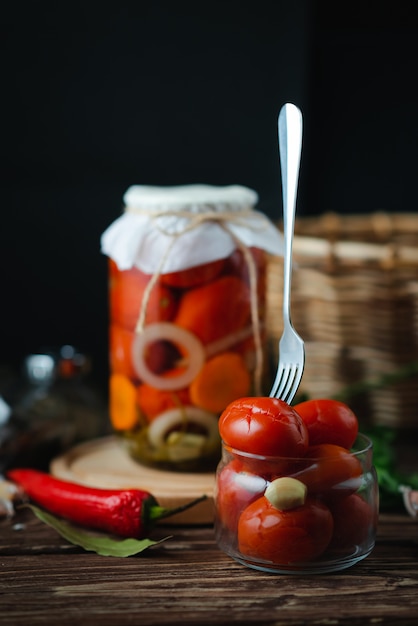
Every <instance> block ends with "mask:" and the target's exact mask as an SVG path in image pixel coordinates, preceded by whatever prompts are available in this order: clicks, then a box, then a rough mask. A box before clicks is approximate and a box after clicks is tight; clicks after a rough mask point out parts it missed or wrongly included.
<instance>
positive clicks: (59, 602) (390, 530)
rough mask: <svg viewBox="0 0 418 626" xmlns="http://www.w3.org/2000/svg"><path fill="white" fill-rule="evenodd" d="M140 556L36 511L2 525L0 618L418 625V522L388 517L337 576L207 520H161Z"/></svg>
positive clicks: (19, 623)
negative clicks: (60, 528)
mask: <svg viewBox="0 0 418 626" xmlns="http://www.w3.org/2000/svg"><path fill="white" fill-rule="evenodd" d="M167 534H170V535H172V538H171V539H169V540H168V541H166V542H164V543H163V544H161V545H160V546H158V547H154V548H152V549H150V550H148V551H146V552H144V553H142V555H138V556H135V557H129V558H126V559H118V558H112V557H101V556H98V555H96V554H92V553H86V552H84V551H82V550H81V549H79V548H77V547H75V546H72V545H71V544H68V543H67V542H65V541H64V540H63V539H61V538H60V537H59V536H58V535H57V534H56V532H55V531H54V530H52V529H51V528H48V527H47V526H45V525H44V524H42V523H41V522H40V521H39V520H37V519H36V518H35V517H34V516H33V515H32V513H31V512H30V511H29V510H26V511H21V512H19V513H18V515H17V517H15V518H14V519H13V520H12V521H9V520H2V521H1V522H0V624H5V625H6V624H7V625H8V626H26V625H28V626H29V625H30V626H37V625H42V626H43V625H49V624H54V625H59V626H66V625H67V624H72V625H74V624H76V625H77V626H84V625H86V626H90V625H93V624H95V625H96V624H100V625H101V626H119V625H120V626H124V625H125V624H127V625H131V624H132V625H147V624H149V625H152V624H158V625H162V626H163V625H164V624H203V625H205V624H207V625H208V624H243V625H245V624H248V625H251V624H257V625H258V626H264V625H266V626H267V625H270V626H273V625H274V626H281V625H296V624H300V625H302V624H304V625H305V624H307V625H309V624H312V625H318V624H324V625H329V624H350V625H352V624H362V625H363V624H394V625H395V624H396V625H399V624H416V623H417V621H418V522H417V521H416V520H414V519H412V518H411V517H408V516H407V515H406V514H402V515H398V516H388V515H382V516H381V519H380V524H379V533H378V540H377V545H376V547H375V550H374V551H373V553H372V554H371V555H370V556H369V557H368V558H367V559H365V560H364V561H362V562H361V563H359V564H357V565H356V566H354V567H352V568H350V569H348V570H345V571H343V572H339V573H337V574H324V575H317V576H300V577H299V576H281V575H271V574H264V573H262V572H257V571H253V570H250V569H247V568H245V567H243V566H241V565H239V564H237V563H235V562H234V561H232V560H231V559H230V558H229V557H227V556H226V555H224V554H223V553H222V552H220V551H219V550H218V548H217V546H216V544H215V541H214V535H213V529H212V527H211V526H210V525H209V526H191V527H186V526H179V527H173V526H170V527H162V526H161V527H158V528H157V529H156V530H155V531H154V535H153V536H154V538H159V537H163V536H166V535H167Z"/></svg>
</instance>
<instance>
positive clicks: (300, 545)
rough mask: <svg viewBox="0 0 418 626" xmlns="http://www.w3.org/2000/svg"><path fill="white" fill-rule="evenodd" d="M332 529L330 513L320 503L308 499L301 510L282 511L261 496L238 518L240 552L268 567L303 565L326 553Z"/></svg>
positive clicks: (299, 508)
mask: <svg viewBox="0 0 418 626" xmlns="http://www.w3.org/2000/svg"><path fill="white" fill-rule="evenodd" d="M332 529H333V520H332V515H331V512H330V510H329V508H328V507H327V506H325V504H322V503H321V502H317V501H314V500H309V499H308V500H307V501H306V503H305V504H304V505H302V506H299V507H297V508H295V509H288V510H287V511H280V510H279V509H276V507H274V506H273V505H272V504H271V503H270V502H269V501H268V500H267V498H266V497H265V496H262V497H261V498H258V500H256V501H255V502H253V503H252V504H250V505H249V506H248V507H247V508H246V509H244V511H243V512H242V514H241V516H240V518H239V523H238V549H239V551H240V552H241V554H242V555H243V556H245V557H248V558H252V559H256V560H257V561H263V562H265V563H266V564H267V563H273V564H276V565H288V564H291V563H302V562H306V561H310V560H312V559H315V558H317V557H318V556H319V555H320V554H322V552H324V551H325V549H326V548H327V546H328V544H329V542H330V540H331V536H332Z"/></svg>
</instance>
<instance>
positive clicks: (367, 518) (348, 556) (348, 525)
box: [215, 434, 378, 574]
mask: <svg viewBox="0 0 418 626" xmlns="http://www.w3.org/2000/svg"><path fill="white" fill-rule="evenodd" d="M215 502H216V519H215V533H216V540H217V543H218V545H219V547H220V548H221V549H222V550H223V551H224V552H226V553H227V554H228V555H229V556H231V557H233V558H234V559H235V560H236V561H238V562H240V563H242V564H243V565H247V566H248V567H251V568H254V569H259V570H262V571H266V572H273V573H279V574H280V573H283V574H309V573H325V572H333V571H338V570H341V569H345V568H347V567H350V566H351V565H354V564H355V563H357V562H358V561H360V560H361V559H364V558H365V557H367V556H368V555H369V554H370V552H371V551H372V549H373V547H374V544H375V536H376V527H377V517H378V487H377V479H376V473H375V470H374V468H373V464H372V444H371V441H370V440H369V439H368V438H367V437H366V436H364V435H362V434H360V435H358V437H357V440H356V442H355V445H354V446H353V448H352V449H351V450H350V451H347V452H341V451H340V452H339V454H338V455H336V456H332V454H330V455H328V454H327V452H326V450H324V449H322V450H321V449H316V451H315V450H312V451H311V452H309V454H307V456H304V457H301V458H292V457H264V456H260V455H252V454H250V453H246V452H241V451H239V450H235V449H233V448H230V447H229V446H225V445H224V447H223V455H222V460H221V462H220V464H219V466H218V469H217V474H216V496H215Z"/></svg>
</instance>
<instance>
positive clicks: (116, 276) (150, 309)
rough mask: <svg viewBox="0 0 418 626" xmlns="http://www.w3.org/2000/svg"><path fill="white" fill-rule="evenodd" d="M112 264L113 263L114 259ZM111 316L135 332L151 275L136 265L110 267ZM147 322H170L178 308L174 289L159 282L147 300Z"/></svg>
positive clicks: (114, 320)
mask: <svg viewBox="0 0 418 626" xmlns="http://www.w3.org/2000/svg"><path fill="white" fill-rule="evenodd" d="M112 263H113V262H112ZM110 268H111V269H110V288H109V296H110V317H111V320H112V321H113V322H114V323H116V324H119V325H120V326H123V327H124V328H126V329H127V330H130V331H134V330H135V326H136V324H137V322H138V318H139V315H140V312H141V306H142V301H143V297H144V292H145V289H146V286H147V285H148V282H149V280H150V278H151V277H150V276H149V275H148V274H144V273H143V272H141V271H140V270H139V269H137V268H133V269H130V270H125V271H119V270H118V269H117V266H116V264H115V263H113V265H112V264H111V266H110ZM146 306H147V309H146V316H145V322H146V323H147V324H151V323H153V322H164V321H170V320H172V319H173V317H174V316H175V314H176V311H177V299H176V296H175V294H174V292H173V290H171V289H169V288H168V287H166V286H164V285H162V284H161V282H157V284H156V285H154V287H153V288H152V290H151V292H150V294H149V300H148V302H147V303H146Z"/></svg>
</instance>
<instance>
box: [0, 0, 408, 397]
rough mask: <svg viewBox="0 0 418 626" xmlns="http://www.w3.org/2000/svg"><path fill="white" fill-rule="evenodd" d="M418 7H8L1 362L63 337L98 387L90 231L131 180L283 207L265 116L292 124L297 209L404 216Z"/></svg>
mask: <svg viewBox="0 0 418 626" xmlns="http://www.w3.org/2000/svg"><path fill="white" fill-rule="evenodd" d="M416 5H417V3H416V2H415V1H413V0H411V1H409V2H405V1H402V0H397V1H396V2H385V1H380V2H379V1H374V2H372V1H366V0H351V1H350V2H346V1H345V0H340V1H325V0H318V1H315V0H312V1H309V0H287V1H285V0H270V1H263V0H259V1H257V2H255V1H253V2H245V1H241V2H239V1H234V0H231V1H228V0H224V1H223V2H220V1H216V0H213V1H212V2H198V1H194V2H182V1H181V0H178V1H172V2H170V1H169V0H166V1H164V0H156V1H153V2H151V1H148V2H145V1H141V0H137V1H136V2H134V1H123V0H120V1H119V2H113V3H109V2H101V3H99V2H89V1H88V0H84V1H77V0H73V1H72V2H42V1H39V2H37V1H32V2H15V3H13V4H11V3H10V5H9V6H8V7H7V8H3V9H1V16H2V17H1V24H2V25H1V29H2V47H3V50H2V60H3V72H2V76H3V80H2V82H3V97H2V100H3V103H4V105H5V111H4V112H3V116H2V121H3V125H2V126H3V133H2V134H3V138H2V142H1V153H2V166H1V174H2V200H3V203H2V204H3V206H2V213H1V216H2V219H1V227H0V267H1V292H0V293H1V301H0V302H1V305H0V311H1V312H0V321H1V323H0V363H6V364H8V365H11V366H13V367H17V366H18V365H19V363H20V361H21V359H22V357H23V356H24V355H25V354H27V353H29V352H31V351H36V350H38V349H39V348H41V347H42V346H44V345H46V346H53V345H59V344H63V343H72V344H75V345H77V346H79V347H80V348H81V349H83V350H85V351H86V352H88V353H89V354H91V356H92V357H93V364H94V372H95V373H96V375H97V377H98V379H99V380H100V381H101V382H102V383H103V385H104V387H105V384H106V383H105V381H106V375H107V291H106V289H107V275H106V259H105V258H104V257H103V256H102V255H101V253H100V235H101V233H102V232H103V231H104V229H105V228H106V227H107V226H108V225H109V224H110V223H111V222H112V221H113V220H114V219H115V218H116V217H117V216H118V215H119V213H120V210H121V207H122V196H123V193H124V191H125V190H126V188H127V187H128V186H130V185H132V184H155V185H175V184H187V183H209V184H215V185H218V184H219V185H223V184H235V183H237V184H243V185H247V186H249V187H252V188H254V189H256V190H257V191H258V193H259V196H260V203H259V208H260V209H261V210H262V211H264V212H266V213H267V214H268V215H269V216H270V217H271V218H272V219H277V218H279V217H280V214H281V197H280V193H281V192H280V175H279V161H278V153H277V130H276V124H277V114H278V111H279V109H280V107H281V106H282V104H283V103H284V102H286V101H291V102H294V103H295V104H297V105H298V106H300V108H301V109H302V112H303V115H304V148H303V160H302V167H301V178H300V193H299V202H298V213H299V214H300V215H315V214H319V213H321V212H323V211H328V210H333V211H337V212H341V213H358V212H372V211H375V210H387V211H415V210H416V164H417V147H418V142H417V137H418V121H417V110H418V107H417V105H418V101H417V93H416V81H417V62H418V38H417V34H418V22H417V18H416V16H415V13H416V11H415V7H416Z"/></svg>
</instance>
